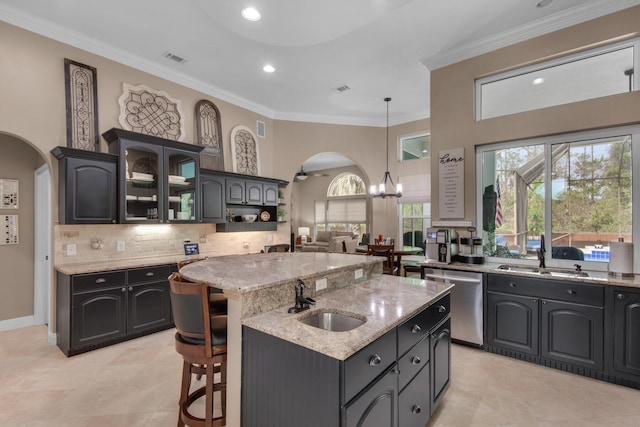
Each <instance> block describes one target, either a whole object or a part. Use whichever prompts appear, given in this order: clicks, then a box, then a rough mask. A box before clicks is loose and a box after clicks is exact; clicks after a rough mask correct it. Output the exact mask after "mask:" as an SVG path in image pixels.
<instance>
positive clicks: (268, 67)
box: [262, 64, 276, 73]
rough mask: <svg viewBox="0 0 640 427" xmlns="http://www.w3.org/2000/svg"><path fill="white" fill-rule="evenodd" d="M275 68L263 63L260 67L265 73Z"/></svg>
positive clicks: (271, 71)
mask: <svg viewBox="0 0 640 427" xmlns="http://www.w3.org/2000/svg"><path fill="white" fill-rule="evenodd" d="M275 70H276V69H275V68H274V67H273V65H269V64H267V65H265V66H264V67H262V71H264V72H265V73H273V72H274V71H275Z"/></svg>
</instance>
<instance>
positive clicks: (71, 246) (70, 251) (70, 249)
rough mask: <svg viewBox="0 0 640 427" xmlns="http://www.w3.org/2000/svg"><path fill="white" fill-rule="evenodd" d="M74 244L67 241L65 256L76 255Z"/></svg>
mask: <svg viewBox="0 0 640 427" xmlns="http://www.w3.org/2000/svg"><path fill="white" fill-rule="evenodd" d="M76 253H77V252H76V244H75V243H69V244H67V256H75V255H76Z"/></svg>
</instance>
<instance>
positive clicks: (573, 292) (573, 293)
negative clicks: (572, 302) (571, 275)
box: [567, 289, 576, 295]
mask: <svg viewBox="0 0 640 427" xmlns="http://www.w3.org/2000/svg"><path fill="white" fill-rule="evenodd" d="M567 293H568V294H569V295H575V294H576V291H573V290H571V289H567Z"/></svg>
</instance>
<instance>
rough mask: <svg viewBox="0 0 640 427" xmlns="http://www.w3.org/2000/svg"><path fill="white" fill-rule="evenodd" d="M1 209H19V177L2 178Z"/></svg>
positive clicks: (0, 181) (0, 180)
mask: <svg viewBox="0 0 640 427" xmlns="http://www.w3.org/2000/svg"><path fill="white" fill-rule="evenodd" d="M0 209H18V180H17V179H0Z"/></svg>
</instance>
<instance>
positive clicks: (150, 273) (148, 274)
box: [145, 271, 153, 277]
mask: <svg viewBox="0 0 640 427" xmlns="http://www.w3.org/2000/svg"><path fill="white" fill-rule="evenodd" d="M145 276H147V277H153V273H152V272H151V271H148V272H147V274H145Z"/></svg>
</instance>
